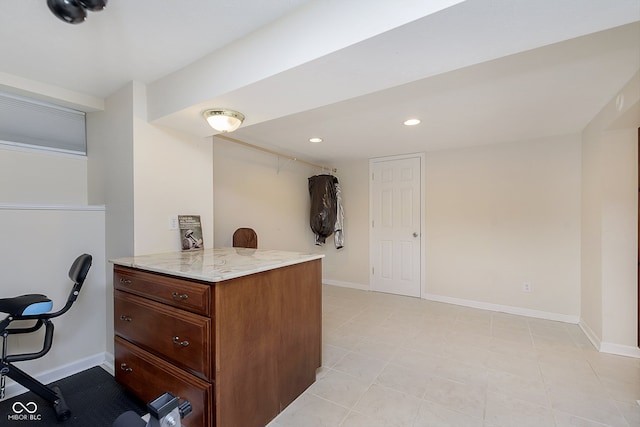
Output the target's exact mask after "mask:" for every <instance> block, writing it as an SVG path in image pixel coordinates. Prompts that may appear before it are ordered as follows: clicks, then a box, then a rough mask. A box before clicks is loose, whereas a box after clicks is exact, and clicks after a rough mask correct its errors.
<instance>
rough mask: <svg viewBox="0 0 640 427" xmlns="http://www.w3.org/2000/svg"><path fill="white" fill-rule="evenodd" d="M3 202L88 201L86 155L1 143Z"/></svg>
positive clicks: (0, 185)
mask: <svg viewBox="0 0 640 427" xmlns="http://www.w3.org/2000/svg"><path fill="white" fill-rule="evenodd" d="M0 203H3V204H7V203H14V204H16V203H17V204H62V205H86V204H87V158H86V157H84V156H78V155H72V154H61V153H54V152H47V151H40V150H28V149H19V148H9V147H4V146H2V145H0Z"/></svg>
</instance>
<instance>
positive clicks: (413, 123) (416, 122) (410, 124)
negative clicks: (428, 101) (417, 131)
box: [404, 119, 420, 126]
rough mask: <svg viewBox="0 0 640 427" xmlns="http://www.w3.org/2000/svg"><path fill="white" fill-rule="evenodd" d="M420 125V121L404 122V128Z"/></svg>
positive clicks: (410, 120)
mask: <svg viewBox="0 0 640 427" xmlns="http://www.w3.org/2000/svg"><path fill="white" fill-rule="evenodd" d="M419 123H420V119H408V120H405V121H404V125H405V126H415V125H417V124H419Z"/></svg>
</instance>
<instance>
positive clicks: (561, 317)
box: [422, 294, 580, 324]
mask: <svg viewBox="0 0 640 427" xmlns="http://www.w3.org/2000/svg"><path fill="white" fill-rule="evenodd" d="M422 297H423V298H424V299H427V300H430V301H437V302H444V303H447V304H455V305H461V306H464V307H471V308H479V309H482V310H489V311H497V312H500V313H508V314H516V315H519V316H527V317H534V318H536V319H545V320H555V321H556V322H564V323H572V324H577V323H578V322H579V321H580V318H579V317H578V316H572V315H568V314H560V313H551V312H547V311H540V310H532V309H529V308H523V307H514V306H510V305H501V304H492V303H488V302H482V301H474V300H467V299H462V298H453V297H445V296H442V295H434V294H423V295H422Z"/></svg>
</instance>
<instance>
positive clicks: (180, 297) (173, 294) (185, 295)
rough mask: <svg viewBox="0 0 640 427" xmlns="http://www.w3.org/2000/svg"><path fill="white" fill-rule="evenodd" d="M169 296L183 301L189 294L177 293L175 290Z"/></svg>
mask: <svg viewBox="0 0 640 427" xmlns="http://www.w3.org/2000/svg"><path fill="white" fill-rule="evenodd" d="M171 296H172V297H173V298H175V299H180V300H183V301H184V300H186V299H187V298H189V295H187V294H179V293H177V292H174V293H172V294H171Z"/></svg>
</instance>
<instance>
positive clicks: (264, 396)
mask: <svg viewBox="0 0 640 427" xmlns="http://www.w3.org/2000/svg"><path fill="white" fill-rule="evenodd" d="M322 257H323V255H314V254H306V253H298V252H285V251H275V250H264V249H246V248H221V249H205V250H200V251H193V252H175V253H166V254H156V255H143V256H135V257H129V258H118V259H114V260H111V262H112V263H113V264H114V275H113V280H114V331H115V371H116V379H117V380H118V382H120V383H121V384H123V385H125V386H126V387H127V388H128V389H130V390H131V391H132V392H133V393H134V394H136V395H137V396H138V397H139V398H140V399H142V400H143V401H150V400H152V399H154V398H155V397H157V396H159V395H160V394H162V393H163V392H165V391H169V392H171V393H173V394H174V395H176V396H179V397H180V398H181V400H182V399H185V400H189V401H190V402H191V404H192V406H193V413H192V414H191V415H190V416H188V417H187V418H185V419H184V420H183V424H184V425H185V426H191V427H196V426H218V427H228V426H243V427H252V426H255V427H262V426H265V425H266V424H268V422H269V421H270V420H271V419H273V418H274V417H275V416H277V415H278V413H280V412H281V411H282V410H283V409H284V408H285V407H286V406H287V405H288V404H289V403H291V402H292V401H293V400H294V399H295V398H296V397H297V396H298V395H300V394H301V393H302V392H303V391H304V390H305V389H306V388H307V387H309V386H310V385H311V384H312V383H313V382H314V381H315V377H316V369H317V368H319V367H320V364H321V341H322V333H321V324H322V289H321V281H322V265H321V262H322Z"/></svg>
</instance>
